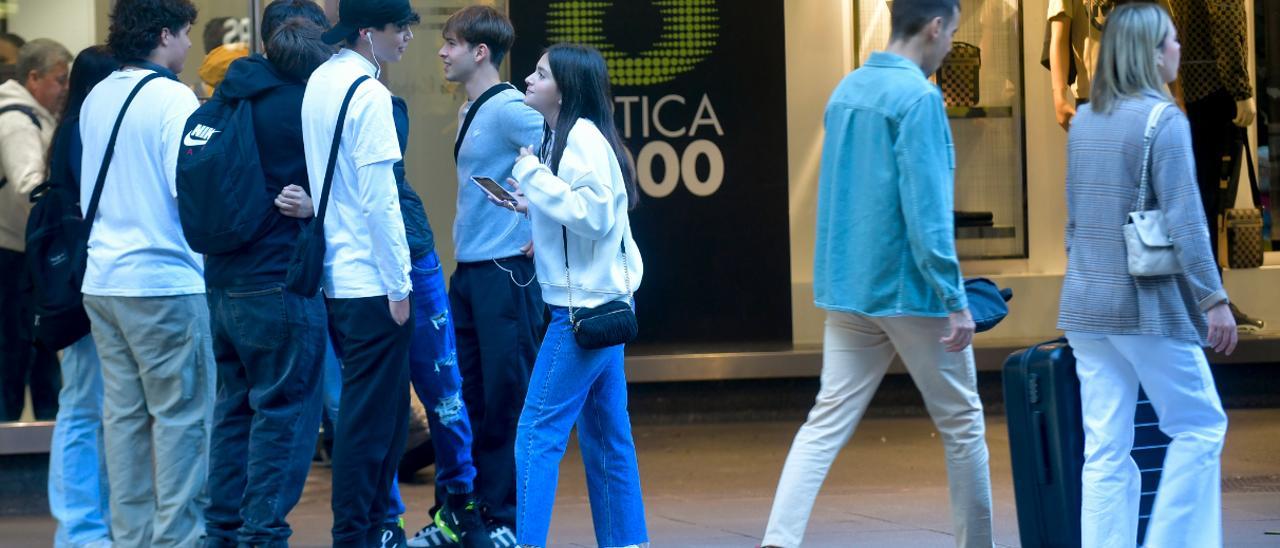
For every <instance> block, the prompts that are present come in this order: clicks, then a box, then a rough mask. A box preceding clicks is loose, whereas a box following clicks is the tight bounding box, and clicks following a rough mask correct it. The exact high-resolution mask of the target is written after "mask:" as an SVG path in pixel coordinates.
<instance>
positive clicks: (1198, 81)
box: [1169, 0, 1265, 331]
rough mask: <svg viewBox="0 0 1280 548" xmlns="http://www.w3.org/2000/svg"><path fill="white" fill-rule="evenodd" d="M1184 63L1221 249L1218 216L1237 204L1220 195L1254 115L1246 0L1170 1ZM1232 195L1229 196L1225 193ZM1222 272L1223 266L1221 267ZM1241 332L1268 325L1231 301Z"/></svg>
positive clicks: (1194, 140)
mask: <svg viewBox="0 0 1280 548" xmlns="http://www.w3.org/2000/svg"><path fill="white" fill-rule="evenodd" d="M1169 4H1170V5H1169V7H1170V11H1171V14H1172V15H1173V20H1174V24H1175V25H1177V27H1178V37H1179V40H1180V41H1181V42H1182V65H1181V67H1180V68H1179V70H1178V81H1179V83H1180V84H1181V88H1182V98H1183V101H1184V102H1185V105H1186V111H1187V118H1188V120H1189V121H1190V123H1191V146H1192V149H1193V150H1194V151H1195V156H1196V179H1197V180H1198V181H1199V183H1200V198H1201V200H1202V201H1203V202H1204V212H1205V217H1206V218H1207V219H1208V221H1209V241H1210V242H1211V243H1212V244H1213V248H1214V249H1213V251H1214V255H1215V256H1217V253H1218V228H1219V227H1218V222H1217V219H1218V215H1219V214H1220V213H1221V212H1222V209H1223V208H1229V207H1233V205H1234V204H1231V203H1219V202H1220V201H1221V200H1222V196H1221V194H1222V193H1221V192H1220V191H1219V185H1220V181H1221V179H1222V175H1223V174H1224V173H1227V172H1228V170H1232V168H1233V167H1234V168H1235V169H1234V170H1232V172H1231V173H1229V176H1231V177H1233V178H1234V177H1237V176H1239V167H1240V155H1241V152H1242V150H1243V148H1242V147H1243V146H1245V137H1244V131H1243V130H1242V128H1247V127H1249V125H1250V124H1252V123H1253V119H1254V114H1255V110H1254V104H1253V85H1252V84H1251V82H1250V80H1249V69H1248V66H1247V65H1248V49H1247V48H1246V45H1245V42H1246V40H1247V33H1248V26H1247V24H1246V21H1245V10H1244V0H1169ZM1226 198H1227V199H1230V198H1231V197H1226ZM1219 273H1221V266H1219ZM1232 312H1233V313H1235V316H1236V325H1237V326H1239V328H1240V329H1241V330H1242V331H1260V330H1262V328H1263V327H1265V324H1264V322H1263V321H1262V320H1259V319H1256V318H1251V317H1249V316H1248V315H1246V314H1244V313H1242V312H1240V311H1239V310H1238V309H1236V308H1235V304H1234V303H1233V304H1232Z"/></svg>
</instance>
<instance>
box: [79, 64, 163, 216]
mask: <svg viewBox="0 0 1280 548" xmlns="http://www.w3.org/2000/svg"><path fill="white" fill-rule="evenodd" d="M159 77H160V73H158V72H153V73H151V74H148V75H146V76H144V77H143V78H142V81H141V82H138V85H136V86H133V91H130V92H129V97H128V98H126V99H125V100H124V106H121V107H120V114H119V115H117V116H116V125H115V127H112V128H111V138H110V139H108V140H107V151H106V153H104V154H103V155H102V166H101V167H99V168H98V180H97V181H94V183H93V196H92V197H90V198H89V209H88V210H87V211H86V212H85V216H84V218H85V220H86V221H88V223H89V228H90V229H92V228H93V222H94V221H95V220H97V215H98V201H99V200H100V199H102V185H103V184H104V183H106V182H107V169H108V168H110V167H111V157H112V156H114V155H115V152H116V137H119V136H120V125H121V124H123V123H124V115H125V113H126V112H129V105H130V104H132V103H133V99H134V98H135V97H137V96H138V92H139V91H142V87H143V86H145V85H147V83H148V82H150V81H152V80H155V79H156V78H159Z"/></svg>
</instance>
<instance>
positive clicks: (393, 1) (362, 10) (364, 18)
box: [320, 0, 414, 44]
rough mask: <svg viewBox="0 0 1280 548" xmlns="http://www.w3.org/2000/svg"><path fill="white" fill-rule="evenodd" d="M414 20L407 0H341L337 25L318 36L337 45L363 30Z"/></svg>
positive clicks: (325, 41) (327, 42)
mask: <svg viewBox="0 0 1280 548" xmlns="http://www.w3.org/2000/svg"><path fill="white" fill-rule="evenodd" d="M411 19H414V11H413V7H411V6H410V5H409V0H341V2H340V3H339V4H338V24H336V25H334V26H333V28H331V29H329V30H327V31H325V33H324V34H323V35H321V36H320V39H321V40H324V43H326V44H337V43H338V42H341V41H342V40H343V39H344V38H346V37H348V36H350V35H351V33H353V32H356V31H358V30H360V29H363V28H368V27H378V28H381V27H383V26H385V25H388V24H391V23H399V22H401V21H406V20H411Z"/></svg>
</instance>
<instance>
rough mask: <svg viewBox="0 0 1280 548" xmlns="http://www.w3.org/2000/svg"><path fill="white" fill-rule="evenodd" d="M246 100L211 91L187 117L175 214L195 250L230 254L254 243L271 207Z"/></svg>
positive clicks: (271, 209) (250, 113) (206, 252)
mask: <svg viewBox="0 0 1280 548" xmlns="http://www.w3.org/2000/svg"><path fill="white" fill-rule="evenodd" d="M250 103H251V102H250V100H248V99H229V98H227V97H226V96H224V95H222V94H221V93H215V94H214V96H213V98H212V99H210V100H209V102H207V103H205V104H204V105H203V106H201V107H200V108H199V110H196V111H195V113H193V114H192V115H191V117H190V118H187V125H186V127H185V131H184V133H183V137H182V146H181V148H179V152H178V217H179V219H180V220H181V221H182V232H183V234H184V235H185V236H186V238H187V244H188V245H190V246H191V249H193V250H195V251H196V252H197V253H204V254H211V255H217V254H222V253H229V252H232V251H235V250H237V249H240V248H241V247H244V246H245V245H247V244H250V243H252V242H253V241H254V240H256V239H257V237H258V235H259V233H260V232H261V230H262V228H263V227H264V226H265V225H266V223H265V221H266V220H267V219H269V218H270V217H271V214H272V213H273V212H274V209H275V205H274V202H273V200H274V198H275V197H274V196H270V195H268V192H267V178H266V175H265V174H264V173H263V171H262V159H261V158H260V157H259V156H258V140H257V137H256V136H255V134H254V128H253V108H252V105H251V104H250Z"/></svg>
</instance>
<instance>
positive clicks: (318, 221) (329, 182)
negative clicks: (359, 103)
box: [313, 76, 369, 230]
mask: <svg viewBox="0 0 1280 548" xmlns="http://www.w3.org/2000/svg"><path fill="white" fill-rule="evenodd" d="M368 79H369V77H368V76H361V77H359V78H357V79H356V81H355V83H353V84H351V88H350V89H348V90H347V96H346V97H343V98H342V109H341V110H339V111H338V124H337V126H336V127H334V129H333V144H332V145H330V146H329V165H328V167H326V168H325V170H324V183H323V187H322V189H321V190H320V211H319V212H318V213H316V218H315V221H314V222H313V224H315V225H316V226H318V227H320V228H317V229H316V230H324V228H323V227H324V214H325V212H326V211H328V210H329V190H330V189H331V187H333V170H334V168H335V167H336V166H337V165H338V145H340V144H341V143H342V126H343V125H344V124H345V123H346V121H347V107H350V106H351V97H352V96H354V95H355V94H356V89H359V87H360V84H363V83H364V81H365V80H368Z"/></svg>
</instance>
